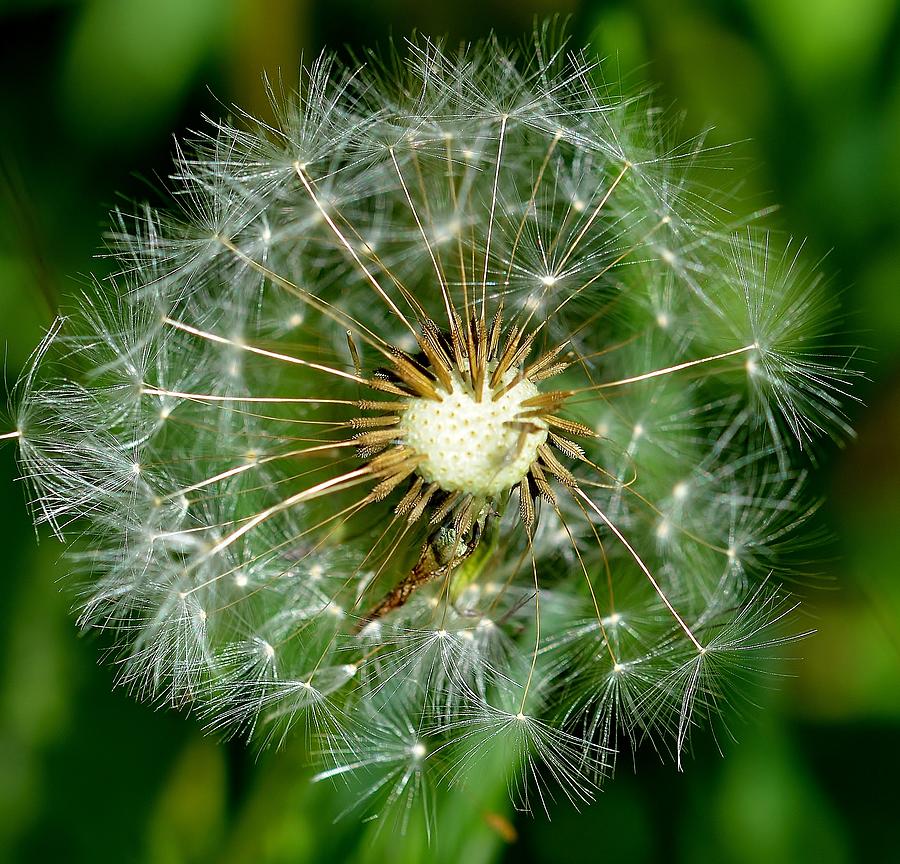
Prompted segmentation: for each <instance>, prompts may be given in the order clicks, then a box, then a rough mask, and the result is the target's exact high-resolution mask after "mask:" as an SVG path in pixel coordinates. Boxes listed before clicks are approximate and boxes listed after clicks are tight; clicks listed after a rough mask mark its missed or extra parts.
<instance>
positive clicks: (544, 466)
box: [0, 24, 856, 831]
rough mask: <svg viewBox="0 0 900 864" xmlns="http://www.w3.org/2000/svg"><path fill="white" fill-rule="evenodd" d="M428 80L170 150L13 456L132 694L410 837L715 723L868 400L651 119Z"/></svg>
mask: <svg viewBox="0 0 900 864" xmlns="http://www.w3.org/2000/svg"><path fill="white" fill-rule="evenodd" d="M404 51H405V53H404V54H403V55H402V57H401V58H398V59H397V60H396V62H394V60H393V59H391V61H390V62H387V61H386V62H384V63H383V64H382V63H381V62H379V61H377V60H374V61H373V63H372V64H371V66H372V68H355V67H354V68H345V67H343V66H342V65H341V64H340V63H339V62H338V61H337V60H336V59H335V58H333V57H331V56H329V55H323V56H322V57H321V58H319V59H318V60H316V61H314V62H313V63H312V64H311V65H309V66H305V67H303V69H302V70H301V75H300V82H299V85H298V87H297V89H296V91H295V92H282V91H281V90H280V89H279V88H275V87H270V93H269V95H270V97H271V98H272V101H273V108H274V112H273V114H274V117H275V118H276V119H275V120H274V121H273V122H265V123H263V122H258V121H255V120H253V119H252V118H251V117H249V116H247V115H240V117H239V120H237V121H235V120H232V119H228V120H222V121H217V122H214V123H212V125H211V127H209V128H207V129H206V131H205V132H202V133H201V134H199V135H198V136H197V138H196V140H194V141H191V142H189V143H185V144H178V145H177V147H176V153H175V160H174V167H173V171H172V178H173V180H172V182H173V185H174V193H175V196H174V197H175V199H176V200H175V201H174V202H170V203H167V204H166V205H165V206H163V207H160V208H159V209H157V208H155V207H153V206H150V205H146V206H144V207H140V208H138V210H137V212H136V213H135V214H134V215H133V216H129V215H127V214H124V213H121V212H118V211H117V212H116V213H114V214H113V216H112V225H111V229H110V238H111V239H110V243H111V247H112V248H111V250H110V253H111V260H112V261H114V262H115V268H114V269H116V270H117V272H116V273H114V275H113V276H112V277H111V278H110V279H108V280H103V281H98V282H96V283H93V284H91V285H90V286H86V288H85V290H84V292H83V294H82V296H80V297H79V298H78V299H77V301H76V302H75V303H74V304H73V305H74V312H73V314H72V316H70V318H69V319H67V320H65V321H63V320H60V321H58V322H56V323H55V324H54V325H53V326H52V327H51V328H50V330H49V331H48V333H47V336H46V338H45V339H44V340H43V341H42V342H41V344H40V345H39V346H38V347H37V348H36V349H35V352H34V355H33V357H32V359H31V362H30V363H29V365H28V367H27V368H26V371H25V372H24V373H23V375H22V378H21V380H20V381H19V382H17V384H16V385H15V388H14V394H13V397H14V398H13V403H14V405H13V410H12V411H11V412H10V413H11V414H12V415H14V416H11V417H10V418H9V420H8V421H7V423H6V425H4V426H0V444H4V443H9V444H10V445H11V446H14V447H17V448H18V454H19V463H20V465H21V471H22V475H23V479H24V480H25V483H26V486H27V488H28V490H29V501H30V505H31V508H32V512H33V514H34V518H35V522H36V524H38V525H44V524H45V525H47V526H49V527H50V529H51V530H52V531H53V532H54V534H55V535H56V536H58V537H60V538H62V539H64V540H73V541H74V540H77V541H78V542H77V543H75V544H74V545H73V548H72V552H71V555H70V560H71V561H72V570H73V579H75V580H77V582H78V590H79V598H80V617H79V623H80V625H81V626H83V627H85V628H95V629H98V630H100V631H102V638H104V639H108V640H109V647H110V650H111V652H112V653H113V656H114V657H115V660H116V669H117V670H118V673H119V674H118V680H119V681H120V682H121V683H122V684H123V685H124V686H126V687H128V688H130V689H131V690H132V691H133V692H135V693H136V694H137V695H139V696H141V697H142V698H147V699H151V700H155V701H158V702H160V703H162V704H168V705H172V706H177V707H178V708H182V707H187V706H193V707H194V709H195V710H196V711H197V712H198V714H199V715H200V716H201V717H202V718H203V721H204V723H206V725H207V726H208V728H210V729H211V730H215V731H217V732H223V733H224V734H226V735H241V736H244V737H247V738H252V739H254V740H255V741H257V742H258V743H262V744H272V745H273V746H278V745H279V744H281V743H282V742H283V741H285V740H287V738H289V737H291V736H295V735H299V736H300V737H301V738H303V739H304V740H305V741H308V742H309V743H310V747H309V750H310V752H309V755H310V758H311V759H312V760H314V761H316V763H317V765H318V767H319V769H320V773H319V774H318V775H316V776H317V779H318V780H324V779H327V778H334V777H340V778H343V779H346V780H347V781H348V783H351V781H352V784H355V785H356V786H357V788H358V789H359V793H358V794H359V802H360V804H359V810H361V811H364V812H365V815H366V817H367V818H368V817H375V816H377V817H379V818H382V816H383V812H382V811H386V812H385V815H386V814H387V813H393V815H394V818H395V819H396V820H397V822H396V824H397V826H398V830H399V831H402V830H405V828H406V826H407V825H408V824H409V822H410V820H411V819H412V818H414V814H416V813H419V812H420V810H423V809H424V810H425V811H426V816H425V818H426V822H428V821H429V820H430V819H431V818H432V816H431V815H429V814H431V813H432V812H436V809H435V808H434V807H432V806H431V805H430V804H428V803H426V805H425V807H424V808H420V807H419V802H420V801H425V802H428V801H431V800H432V799H431V796H433V795H434V794H435V790H436V789H437V788H446V787H451V789H452V788H453V787H456V786H458V785H461V784H462V783H463V782H465V781H466V780H467V779H472V778H474V779H475V781H476V782H485V781H486V780H489V779H492V778H490V777H487V776H486V772H487V771H491V772H494V773H495V774H496V776H497V778H499V780H500V782H501V783H507V784H508V785H509V787H510V791H511V793H512V796H513V798H514V799H515V801H516V803H517V805H518V806H520V807H522V808H523V809H548V807H549V806H550V804H549V802H551V801H552V800H553V799H554V796H555V794H556V792H561V793H562V795H563V797H565V798H566V799H568V800H569V801H570V802H571V803H572V804H573V805H575V806H581V805H584V804H587V803H589V802H590V801H591V800H593V797H594V794H595V792H596V789H597V788H598V786H599V785H600V784H601V783H602V782H603V781H604V780H605V778H606V776H607V775H608V774H609V773H611V769H612V767H613V765H612V762H613V761H614V760H613V758H612V755H611V754H612V752H613V751H619V750H621V749H623V748H624V747H626V746H629V745H630V746H631V747H634V748H636V747H638V746H641V744H642V742H644V741H647V742H649V743H650V744H651V746H654V747H655V748H657V749H658V750H659V752H662V753H666V752H671V753H672V754H673V755H674V757H675V761H677V760H678V759H679V758H680V754H681V753H682V752H684V751H685V750H686V749H687V747H688V746H689V738H690V735H691V734H696V733H697V732H699V730H700V729H701V728H702V727H703V726H704V725H717V724H718V723H720V722H722V721H721V719H720V715H725V716H726V717H727V714H728V708H729V702H730V701H732V700H733V699H734V698H735V694H736V693H737V692H738V689H739V688H738V686H737V685H738V684H739V683H740V682H742V681H743V680H744V679H746V678H747V677H748V675H749V673H751V672H752V673H754V674H757V673H759V672H763V671H765V669H766V664H767V663H768V662H769V661H768V656H769V654H771V653H773V652H772V650H771V649H773V648H774V647H777V646H779V645H781V644H782V642H783V641H784V639H785V638H786V636H785V635H784V633H785V630H784V629H783V628H785V627H788V629H789V625H787V624H786V622H787V621H788V620H789V616H790V612H791V610H792V609H793V601H791V600H790V599H789V595H788V590H789V588H788V586H789V584H790V581H789V579H790V576H791V569H790V567H791V565H790V563H789V562H790V560H791V559H792V555H791V554H790V553H791V552H792V550H796V549H797V548H798V547H804V546H811V545H815V539H816V535H815V532H814V531H811V528H812V526H813V525H814V515H815V503H814V502H813V501H811V500H810V498H809V493H808V492H807V491H806V477H807V474H808V473H809V472H808V466H809V459H810V458H811V457H814V456H815V453H816V447H817V446H818V445H817V442H818V441H819V440H820V439H821V438H823V437H824V436H832V437H842V436H845V435H849V434H851V432H852V430H851V429H850V428H849V424H848V423H847V420H846V417H845V415H844V407H843V406H844V402H845V401H846V399H847V398H848V397H849V394H850V387H851V385H852V383H853V380H854V378H855V377H856V375H855V372H854V371H853V364H852V362H850V361H851V359H852V358H850V357H843V356H840V352H839V351H838V352H837V353H835V350H834V349H833V348H831V346H829V345H828V344H827V341H828V336H827V334H828V333H832V332H835V331H834V328H833V326H832V322H833V318H834V313H835V310H834V305H833V303H832V302H831V300H830V295H829V294H828V292H827V291H825V290H824V288H823V285H824V283H823V282H822V280H821V279H819V278H818V277H817V276H816V275H815V274H814V273H813V272H812V271H810V270H808V269H807V268H806V267H805V265H803V264H802V258H803V256H802V254H801V253H802V250H801V248H800V245H799V244H795V243H793V242H792V241H782V240H780V239H776V238H774V237H771V236H770V235H769V234H768V233H767V232H766V231H765V230H764V228H762V227H756V226H754V225H751V226H749V227H748V226H747V225H745V224H740V225H736V224H731V223H730V222H728V221H727V219H728V218H729V217H728V216H727V214H728V213H729V212H733V208H732V207H730V203H731V202H730V201H729V199H728V196H727V195H725V194H721V195H720V194H719V193H716V192H715V191H714V190H712V189H710V188H709V185H708V183H706V182H705V179H706V178H705V175H701V176H700V177H697V176H696V175H697V170H696V169H697V168H702V167H703V166H704V165H705V164H706V163H707V162H708V161H710V160H711V159H712V156H713V154H712V153H711V152H709V151H707V150H705V149H704V145H703V143H702V140H701V139H697V138H691V139H688V140H685V141H683V142H682V143H678V141H679V134H678V131H677V127H676V126H675V125H674V124H673V123H671V122H670V121H669V120H668V119H667V117H666V114H665V112H661V111H658V110H656V109H655V108H654V106H653V105H652V103H651V102H650V99H649V96H648V94H647V93H625V92H619V91H618V89H617V87H615V86H606V85H604V86H600V85H598V84H597V83H596V82H597V81H598V80H599V78H598V76H597V75H596V74H595V69H594V66H595V60H594V58H592V57H591V56H590V55H589V54H588V53H585V52H579V51H577V50H573V49H572V46H571V45H569V46H566V45H563V44H562V43H560V42H559V37H558V35H556V34H555V33H554V28H553V27H552V26H551V25H549V24H547V25H542V26H539V27H538V31H537V32H536V34H535V38H534V40H533V42H532V43H531V44H530V45H529V46H528V47H522V48H518V49H515V50H514V49H512V48H510V47H507V46H505V45H504V44H503V43H502V41H501V40H499V39H497V38H494V37H492V38H491V39H489V40H485V41H484V42H481V43H477V44H474V45H472V46H467V47H464V48H461V49H459V50H457V49H455V48H454V49H451V48H449V47H446V46H445V45H444V44H443V43H441V42H439V41H435V40H431V39H427V38H416V39H412V40H410V42H409V43H408V44H407V46H406V48H405V49H404ZM716 158H718V157H716ZM7 429H9V430H12V429H18V430H26V429H27V430H28V434H27V435H25V434H24V433H23V432H22V431H20V432H18V433H16V432H12V431H9V432H7V431H6V430H7ZM620 734H621V735H624V738H621V739H619V738H617V737H616V736H617V735H620ZM489 766H492V767H489ZM382 824H384V823H382ZM429 824H430V823H429Z"/></svg>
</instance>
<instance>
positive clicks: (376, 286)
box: [294, 163, 417, 336]
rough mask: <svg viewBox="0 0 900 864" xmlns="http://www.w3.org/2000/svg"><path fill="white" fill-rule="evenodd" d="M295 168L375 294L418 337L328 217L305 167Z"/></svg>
mask: <svg viewBox="0 0 900 864" xmlns="http://www.w3.org/2000/svg"><path fill="white" fill-rule="evenodd" d="M294 168H295V170H296V172H297V176H298V177H299V178H300V182H301V183H302V184H303V186H304V188H305V189H306V191H307V193H308V194H309V197H310V198H312V200H313V203H314V204H315V205H316V207H317V209H318V211H319V212H320V213H321V214H322V218H323V219H324V220H325V221H326V222H327V223H328V227H329V228H330V229H331V230H332V231H333V232H334V236H335V237H337V238H338V240H339V241H340V243H341V245H342V246H343V247H344V248H345V249H346V250H347V251H348V252H349V253H350V257H351V258H353V260H354V261H355V262H356V264H357V266H358V267H359V269H360V270H362V272H363V274H364V275H365V277H366V279H367V281H368V282H369V284H371V286H372V287H373V288H374V289H375V292H376V293H377V294H378V296H379V297H381V299H382V300H384V302H385V303H387V305H388V307H389V308H390V310H391V312H393V313H394V314H395V315H396V316H397V317H398V318H399V319H400V320H401V321H402V322H403V324H404V325H405V326H406V328H407V329H408V330H409V332H410V333H412V334H413V335H414V336H415V335H417V333H416V330H415V328H414V327H413V326H412V324H410V323H409V320H408V319H407V318H406V316H405V315H404V314H403V313H402V312H401V311H400V309H399V308H398V307H397V304H396V303H394V301H393V300H391V298H390V297H388V295H387V293H386V292H385V290H384V288H382V287H381V285H380V284H379V283H378V280H377V279H376V278H375V277H374V276H373V275H372V271H371V270H369V268H368V267H366V265H365V264H363V262H362V260H361V259H360V257H359V255H357V253H356V250H355V249H354V248H353V246H352V244H351V243H350V241H349V240H348V239H347V238H346V237H345V236H344V235H343V234H342V233H341V229H340V228H338V226H337V225H336V224H335V222H334V220H333V219H332V218H331V216H329V215H328V212H327V211H326V210H325V208H324V207H323V206H322V202H321V201H319V198H318V196H317V195H316V193H315V192H314V191H313V188H312V186H311V185H310V183H309V180H307V179H306V172H305V171H304V170H303V167H302V166H301V165H300V164H299V163H296V164H295V165H294Z"/></svg>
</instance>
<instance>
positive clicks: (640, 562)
mask: <svg viewBox="0 0 900 864" xmlns="http://www.w3.org/2000/svg"><path fill="white" fill-rule="evenodd" d="M571 491H572V492H574V493H575V494H576V495H578V497H579V498H581V499H582V500H583V501H584V503H585V504H587V505H588V507H590V508H591V510H593V511H594V512H595V513H596V514H597V515H598V516H599V517H600V518H601V519H602V520H603V521H604V522H605V523H606V526H607V527H608V528H609V530H610V531H612V532H613V534H615V535H616V537H618V539H619V542H621V543H622V545H623V546H624V547H625V548H626V549H627V550H628V552H629V554H630V555H631V557H632V558H634V561H635V563H636V564H637V565H638V567H640V568H641V570H642V571H643V573H644V575H645V576H646V577H647V579H649V580H650V584H651V585H652V586H653V590H654V591H656V593H657V594H658V595H659V598H660V600H662V602H663V603H664V604H665V606H666V609H668V610H669V612H671V613H672V617H673V618H674V619H675V620H676V621H677V622H678V624H679V626H680V627H681V629H682V630H684V632H685V634H686V635H687V637H688V639H690V640H691V642H692V643H693V645H694V647H695V648H696V649H697V650H698V651H700V652H701V653H702V652H703V651H704V649H703V646H702V645H701V644H700V643H699V642H698V641H697V637H696V636H694V634H693V632H691V628H690V627H688V625H687V624H685V622H684V619H683V618H682V617H681V616H680V615H679V614H678V612H677V610H676V609H675V607H674V606H673V605H672V603H671V602H670V601H669V598H668V597H666V594H665V592H664V591H663V590H662V587H661V586H660V584H659V582H657V581H656V579H655V578H654V576H653V574H652V573H651V572H650V568H649V567H647V565H646V564H645V563H644V562H643V559H642V558H641V556H640V555H638V554H637V552H635V551H634V547H632V545H631V544H630V543H629V542H628V541H627V540H626V539H625V536H624V535H623V534H622V532H621V531H619V529H618V528H616V526H615V525H614V524H613V523H612V522H611V521H610V519H609V517H608V516H607V515H606V514H605V513H604V512H603V511H602V510H601V509H600V508H599V507H598V506H597V505H596V504H595V503H594V502H593V501H592V500H591V499H590V498H589V497H588V496H587V495H585V493H584V492H582V491H581V489H579V488H578V487H577V486H575V487H572V490H571Z"/></svg>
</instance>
